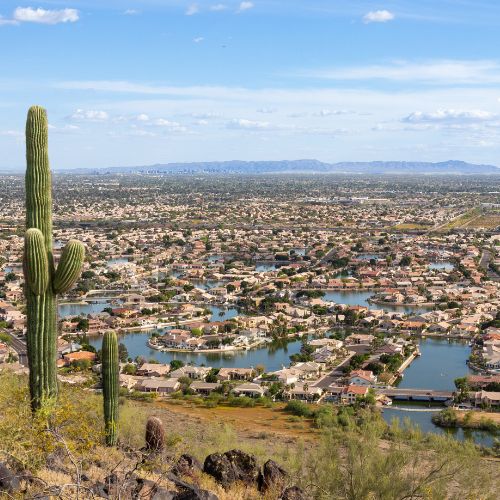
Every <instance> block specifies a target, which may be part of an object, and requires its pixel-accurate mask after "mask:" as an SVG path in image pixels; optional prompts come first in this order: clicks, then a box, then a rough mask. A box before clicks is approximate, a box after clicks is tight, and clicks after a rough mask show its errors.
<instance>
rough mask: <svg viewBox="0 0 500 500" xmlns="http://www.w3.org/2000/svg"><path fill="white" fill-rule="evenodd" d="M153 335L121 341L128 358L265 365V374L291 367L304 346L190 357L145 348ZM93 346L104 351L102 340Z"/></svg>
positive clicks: (135, 335) (95, 340)
mask: <svg viewBox="0 0 500 500" xmlns="http://www.w3.org/2000/svg"><path fill="white" fill-rule="evenodd" d="M151 333H152V332H141V333H130V334H127V335H124V336H122V337H120V342H122V343H123V344H125V345H126V346H127V350H128V353H129V356H130V357H131V358H135V357H136V356H143V357H144V358H146V359H148V360H149V359H155V360H157V361H159V362H160V363H170V361H172V360H173V359H180V360H182V361H184V363H192V364H196V365H205V366H211V367H214V368H222V367H236V368H249V367H252V366H253V367H255V366H257V365H264V367H265V370H266V371H268V372H270V371H276V370H279V369H281V368H282V367H283V366H288V365H289V364H290V355H292V354H296V353H298V352H299V351H300V347H301V342H300V340H295V341H293V342H288V343H286V342H284V343H279V344H274V343H273V344H269V345H268V346H266V347H263V348H260V349H252V350H249V351H233V352H226V353H189V352H186V353H184V352H160V351H156V350H155V349H151V348H149V347H148V346H147V345H146V342H147V339H148V338H149V336H150V335H151ZM90 343H91V344H92V345H93V346H94V347H95V348H96V349H100V348H101V343H102V339H101V338H92V339H91V340H90Z"/></svg>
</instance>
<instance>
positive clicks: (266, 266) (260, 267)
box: [255, 262, 283, 273]
mask: <svg viewBox="0 0 500 500" xmlns="http://www.w3.org/2000/svg"><path fill="white" fill-rule="evenodd" d="M281 265H283V264H277V263H276V262H262V263H259V264H256V265H255V270H256V271H257V272H258V273H267V272H269V271H276V269H278V268H279V267H280V266H281Z"/></svg>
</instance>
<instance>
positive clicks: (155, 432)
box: [146, 417, 165, 453]
mask: <svg viewBox="0 0 500 500" xmlns="http://www.w3.org/2000/svg"><path fill="white" fill-rule="evenodd" d="M164 447H165V430H164V429H163V423H162V421H161V420H160V419H159V418H158V417H149V418H148V421H147V422H146V449H147V450H148V451H152V452H155V453H159V452H161V451H163V448H164Z"/></svg>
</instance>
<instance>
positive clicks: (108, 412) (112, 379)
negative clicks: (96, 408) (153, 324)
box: [101, 332, 120, 446]
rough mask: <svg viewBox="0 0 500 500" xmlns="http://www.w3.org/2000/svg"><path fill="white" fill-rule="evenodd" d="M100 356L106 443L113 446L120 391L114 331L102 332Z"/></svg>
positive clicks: (115, 438)
mask: <svg viewBox="0 0 500 500" xmlns="http://www.w3.org/2000/svg"><path fill="white" fill-rule="evenodd" d="M101 357H102V395H103V400H104V426H105V433H106V444H107V445H108V446H114V445H115V444H116V440H117V436H118V433H117V430H118V396H119V391H120V382H119V371H120V365H119V362H118V340H117V338H116V333H115V332H106V333H105V334H104V338H103V340H102V349H101Z"/></svg>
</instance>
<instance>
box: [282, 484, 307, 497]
mask: <svg viewBox="0 0 500 500" xmlns="http://www.w3.org/2000/svg"><path fill="white" fill-rule="evenodd" d="M280 500H307V497H306V495H305V493H304V492H303V491H302V489H301V488H299V487H298V486H290V488H287V489H286V490H285V491H284V492H283V493H282V494H281V497H280Z"/></svg>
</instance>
